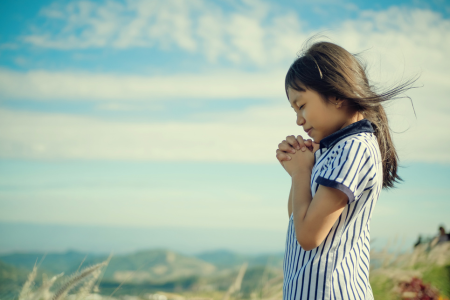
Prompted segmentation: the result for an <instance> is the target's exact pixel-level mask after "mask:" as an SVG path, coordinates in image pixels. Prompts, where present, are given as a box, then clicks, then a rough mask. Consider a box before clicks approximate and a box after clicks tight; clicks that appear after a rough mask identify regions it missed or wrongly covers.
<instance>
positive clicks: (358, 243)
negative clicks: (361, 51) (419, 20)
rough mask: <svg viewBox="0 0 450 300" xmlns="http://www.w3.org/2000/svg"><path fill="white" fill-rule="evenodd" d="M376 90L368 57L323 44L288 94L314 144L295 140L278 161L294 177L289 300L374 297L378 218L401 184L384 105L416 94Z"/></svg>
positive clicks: (286, 143)
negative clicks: (374, 221)
mask: <svg viewBox="0 0 450 300" xmlns="http://www.w3.org/2000/svg"><path fill="white" fill-rule="evenodd" d="M412 82H414V81H409V82H406V83H403V84H401V85H398V86H395V87H393V88H392V89H389V90H386V91H384V92H379V90H375V89H372V87H373V86H372V81H370V80H369V79H368V78H367V77H366V73H365V67H364V65H362V64H361V63H360V60H359V56H358V55H353V54H351V53H350V52H348V51H347V50H345V49H344V48H342V47H340V46H338V45H336V44H334V43H330V42H316V43H314V44H313V45H311V46H309V47H308V49H306V51H304V53H303V55H302V56H300V57H299V58H297V59H296V60H295V61H294V63H293V64H292V65H291V66H290V68H289V70H288V72H287V74H286V78H285V92H286V95H287V98H288V101H289V103H287V104H289V105H290V106H291V107H292V109H293V110H294V113H293V117H295V118H294V120H295V121H296V123H297V125H298V126H301V127H303V130H304V131H305V132H306V134H307V135H308V136H310V137H311V138H312V140H311V139H308V140H306V139H304V138H303V137H302V136H301V135H298V136H294V135H290V136H287V137H286V140H283V141H282V142H281V143H280V144H278V149H277V150H276V153H277V154H276V157H277V159H278V161H279V162H280V164H281V166H282V167H283V168H284V169H285V171H286V172H287V173H288V174H289V176H290V177H291V178H289V181H290V182H289V183H290V184H291V187H290V193H289V198H288V201H287V202H288V205H287V208H288V209H287V211H288V217H289V223H288V230H287V235H286V244H285V245H286V246H285V255H284V260H283V273H284V279H283V300H295V299H302V300H311V299H321V300H330V299H341V300H353V299H373V293H372V288H371V286H370V281H369V266H370V219H371V216H372V213H373V211H374V207H375V204H376V203H377V200H378V197H379V195H380V192H381V189H382V188H390V187H393V186H394V184H395V183H396V182H397V181H398V180H400V177H399V176H398V173H397V166H398V157H397V153H396V151H395V147H394V143H393V141H392V138H391V134H390V130H389V124H388V117H387V115H386V113H385V110H384V108H383V105H382V103H383V102H384V101H387V100H389V99H394V98H395V96H396V95H399V94H401V93H403V92H405V91H406V90H408V89H409V86H410V84H411V83H412Z"/></svg>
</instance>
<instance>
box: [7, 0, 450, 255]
mask: <svg viewBox="0 0 450 300" xmlns="http://www.w3.org/2000/svg"><path fill="white" fill-rule="evenodd" d="M0 5H1V10H0V14H1V18H0V22H1V23H0V177H1V179H2V180H1V184H0V222H3V223H2V224H13V223H14V224H19V223H26V224H31V225H30V226H32V224H41V225H42V226H44V225H45V224H47V225H52V226H53V225H55V226H58V225H60V226H62V225H64V226H75V227H76V226H94V227H95V226H100V227H101V226H103V227H105V226H106V227H108V226H109V227H111V228H112V227H114V228H115V227H117V226H119V227H121V228H130V230H132V228H141V229H148V230H154V229H155V228H159V229H160V231H164V230H169V229H168V228H172V229H170V230H174V228H175V229H176V228H180V230H181V228H183V229H186V228H190V230H191V231H190V232H201V230H204V229H205V228H208V229H211V230H213V229H216V230H221V232H224V230H225V231H226V230H227V229H228V230H230V232H231V230H235V231H236V230H242V232H249V231H248V230H253V231H254V232H259V233H258V234H256V233H255V234H256V235H259V238H258V241H257V242H255V245H254V247H251V246H249V245H248V244H245V243H244V242H243V238H239V239H233V238H230V239H224V240H223V241H218V242H217V243H213V245H212V243H210V244H208V243H207V242H204V243H202V242H199V241H196V242H195V244H194V242H193V244H192V245H191V246H189V249H191V250H190V251H201V250H202V249H210V248H212V247H222V248H230V249H233V250H236V251H248V252H257V251H258V249H261V252H265V251H266V250H267V251H282V250H283V239H284V235H285V230H286V226H287V212H286V201H287V195H288V193H289V177H288V176H287V174H285V172H284V170H283V169H282V168H281V166H279V164H278V162H277V161H276V159H275V155H274V153H275V149H276V148H277V145H278V143H279V142H280V141H281V140H283V139H284V138H285V137H286V136H287V135H291V134H303V131H302V130H301V128H299V127H298V126H296V124H295V116H294V113H293V112H292V110H291V108H290V106H289V105H288V103H287V100H286V97H285V94H284V89H283V80H284V74H285V72H286V70H287V68H288V67H289V64H290V63H291V62H292V61H293V59H295V57H296V53H297V52H298V51H299V50H300V49H301V47H302V44H303V42H304V41H305V40H306V39H307V38H309V37H310V36H311V35H313V34H316V33H320V32H322V33H323V34H325V35H326V36H327V37H328V38H329V39H330V40H331V41H333V42H336V43H338V44H340V45H342V46H344V47H345V48H346V49H348V50H349V51H351V52H352V53H358V52H362V51H364V50H366V51H365V52H364V56H363V57H364V59H365V60H366V61H367V63H368V73H369V76H370V78H371V79H372V80H373V83H375V84H379V85H380V86H381V87H383V86H384V87H388V86H390V85H392V84H393V83H395V82H398V81H400V80H405V79H407V78H410V77H412V76H414V75H415V74H418V73H420V74H421V78H420V80H419V81H418V84H419V85H420V86H422V87H421V88H419V89H415V90H411V91H410V92H409V93H408V96H410V97H411V98H412V100H413V103H414V107H415V110H416V114H417V118H416V117H414V113H413V111H412V108H411V106H410V104H409V102H408V100H407V99H404V100H399V101H398V102H396V103H394V104H392V105H390V106H388V107H387V111H388V113H389V118H390V122H391V127H392V129H393V130H394V131H395V132H403V131H405V130H406V131H405V132H404V133H401V134H394V141H395V144H396V146H397V149H398V152H399V154H400V158H401V162H402V164H403V165H404V166H405V168H404V169H401V171H400V174H401V175H402V176H403V177H404V178H405V183H403V184H401V185H399V187H398V189H396V190H394V191H389V192H383V193H382V196H381V197H380V201H379V203H378V204H377V208H376V209H375V213H374V215H373V219H372V231H371V233H372V237H373V238H375V239H377V240H378V241H386V240H387V239H389V238H393V237H395V236H396V235H397V236H405V238H406V239H407V241H408V242H409V243H410V242H411V241H413V240H414V239H415V238H416V237H417V235H418V234H419V233H422V234H428V235H432V234H435V233H436V231H437V230H436V228H437V226H438V225H439V224H441V223H442V224H446V223H445V218H446V217H447V216H446V215H444V212H446V211H449V209H450V204H449V202H448V200H447V199H448V195H449V188H448V186H446V185H445V182H446V179H448V178H449V177H450V176H449V175H450V154H449V152H448V151H447V149H449V148H450V135H449V134H448V133H447V130H446V128H449V126H450V121H449V120H450V118H449V113H450V104H449V102H448V96H447V95H448V94H449V92H450V88H449V85H448V82H450V74H449V72H448V70H449V69H450V62H449V61H448V60H447V59H446V56H447V53H449V51H450V33H449V32H450V20H449V15H450V6H449V5H448V3H447V2H446V1H397V2H392V1H379V2H373V1H353V2H352V1H333V0H323V1H297V2H296V3H295V4H292V3H291V2H290V1H277V2H275V1H272V2H271V1H253V0H252V1H234V0H233V1H231V0H230V1H221V2H218V1H217V2H216V1H214V2H213V1H203V0H195V1H143V0H132V1H33V2H30V1H21V0H19V1H3V2H2V4H0ZM148 216H151V217H148ZM230 220H232V221H230ZM418 220H420V222H418ZM446 225H447V227H450V224H446ZM2 226H3V225H2ZM4 226H6V225H4ZM0 228H6V227H1V226H0ZM80 228H81V227H80ZM4 230H5V229H3V232H5V231H4ZM246 230H247V231H246ZM130 232H131V231H130ZM265 232H266V233H267V232H271V233H270V234H271V235H270V236H271V239H272V240H273V241H276V243H272V244H271V246H267V243H266V242H264V238H263V237H264V234H265ZM280 236H281V238H280ZM24 239H25V237H24ZM130 243H131V242H130ZM0 246H1V245H0ZM41 246H42V245H34V244H33V243H32V242H30V243H28V244H20V245H19V244H14V243H13V242H12V241H11V243H8V244H6V243H5V244H4V246H3V248H2V249H0V251H9V250H14V249H22V248H26V249H40V248H39V247H41ZM76 246H77V245H71V244H70V241H66V242H64V243H63V242H61V245H59V246H58V245H54V246H52V247H53V249H58V250H61V249H64V248H76ZM144 246H145V247H152V246H156V245H153V244H151V243H148V244H145V243H144V244H142V243H136V244H133V243H131V244H129V245H127V247H125V248H123V249H119V250H123V251H124V250H132V249H135V248H138V247H144ZM158 246H168V247H178V246H176V245H175V244H171V243H169V242H167V244H166V245H164V239H161V240H160V242H158ZM85 247H88V246H85ZM108 247H113V246H112V242H111V241H110V242H108V241H107V240H105V242H104V250H105V251H107V250H108V249H109V248H108ZM264 247H265V248H264ZM88 248H89V247H88ZM42 250H51V249H42ZM91 250H92V249H91ZM175 250H178V249H175Z"/></svg>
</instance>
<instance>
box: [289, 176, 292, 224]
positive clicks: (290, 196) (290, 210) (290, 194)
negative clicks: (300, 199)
mask: <svg viewBox="0 0 450 300" xmlns="http://www.w3.org/2000/svg"><path fill="white" fill-rule="evenodd" d="M288 214H289V216H288V217H289V219H290V218H291V215H292V184H291V190H290V192H289V199H288Z"/></svg>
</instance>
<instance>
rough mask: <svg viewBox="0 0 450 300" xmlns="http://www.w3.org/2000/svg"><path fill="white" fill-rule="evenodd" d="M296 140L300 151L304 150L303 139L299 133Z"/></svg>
mask: <svg viewBox="0 0 450 300" xmlns="http://www.w3.org/2000/svg"><path fill="white" fill-rule="evenodd" d="M297 142H298V143H299V145H300V149H301V150H302V151H306V146H305V140H304V139H303V137H302V136H301V135H297Z"/></svg>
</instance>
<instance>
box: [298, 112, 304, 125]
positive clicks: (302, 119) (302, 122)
mask: <svg viewBox="0 0 450 300" xmlns="http://www.w3.org/2000/svg"><path fill="white" fill-rule="evenodd" d="M303 124H305V119H304V118H303V117H302V116H301V114H297V125H298V126H303Z"/></svg>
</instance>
